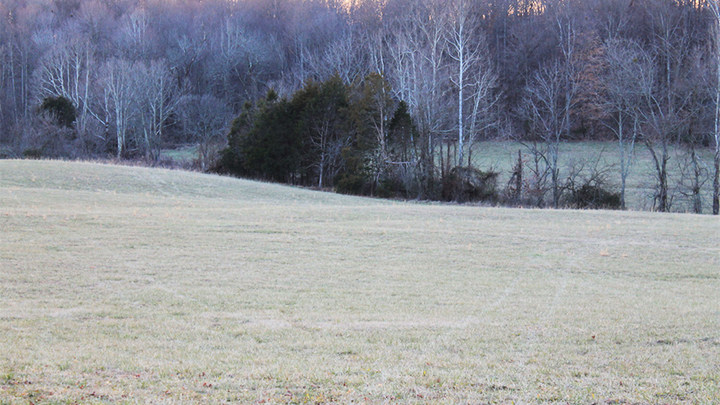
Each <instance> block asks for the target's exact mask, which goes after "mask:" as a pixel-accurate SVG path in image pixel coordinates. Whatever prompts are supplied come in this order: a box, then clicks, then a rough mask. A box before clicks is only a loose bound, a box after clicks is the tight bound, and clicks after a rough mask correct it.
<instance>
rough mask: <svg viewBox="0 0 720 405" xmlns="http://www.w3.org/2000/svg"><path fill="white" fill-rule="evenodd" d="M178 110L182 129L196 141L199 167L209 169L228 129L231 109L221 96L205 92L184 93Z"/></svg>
mask: <svg viewBox="0 0 720 405" xmlns="http://www.w3.org/2000/svg"><path fill="white" fill-rule="evenodd" d="M177 111H178V114H179V116H180V122H181V123H182V127H183V130H184V131H185V132H186V133H187V135H188V136H189V138H190V139H192V140H193V141H194V142H195V143H196V144H197V147H198V162H199V164H200V170H202V171H205V170H208V169H209V167H210V164H211V163H212V160H213V155H214V154H215V151H216V150H218V149H219V145H220V144H221V143H222V141H223V137H224V136H225V134H226V133H227V131H228V123H229V122H230V117H231V111H230V110H229V109H228V107H227V105H225V103H223V102H222V101H221V100H220V99H218V98H216V97H214V96H211V95H208V94H204V95H202V96H195V95H188V96H183V97H182V98H181V99H180V100H179V102H178V106H177Z"/></svg>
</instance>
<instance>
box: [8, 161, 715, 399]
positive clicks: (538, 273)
mask: <svg viewBox="0 0 720 405" xmlns="http://www.w3.org/2000/svg"><path fill="white" fill-rule="evenodd" d="M0 229H1V230H2V232H0V403H16V402H18V403H26V401H27V399H28V398H31V399H32V401H33V402H39V403H43V402H51V403H63V402H75V401H78V402H83V403H107V402H119V403H136V402H165V403H167V402H176V403H219V402H226V401H230V402H240V403H250V402H261V401H265V402H277V403H349V402H351V401H355V402H365V403H378V404H379V403H464V402H469V403H487V402H491V403H508V404H509V403H513V402H514V403H549V402H555V403H558V402H559V403H564V402H569V403H587V404H589V403H597V402H599V403H609V402H607V401H616V402H615V403H694V404H711V403H718V402H720V390H719V389H718V387H719V386H720V362H719V361H718V359H720V335H719V334H718V333H719V332H718V331H720V300H718V296H720V271H719V270H718V269H719V268H720V250H719V248H718V243H717V241H718V240H719V239H720V222H718V220H717V218H712V217H708V216H694V215H676V214H673V215H660V214H652V213H645V212H598V211H592V212H591V211H586V212H584V211H552V210H512V209H499V208H497V209H496V208H478V207H463V206H452V205H425V204H402V203H394V202H389V201H378V200H372V199H365V198H355V197H348V196H341V195H335V194H328V193H318V192H313V191H309V190H299V189H293V188H288V187H283V186H279V185H273V184H261V183H255V182H249V181H243V180H237V179H231V178H223V177H217V176H208V175H203V174H197V173H186V172H176V171H166V170H157V169H147V168H137V167H118V166H107V165H97V164H89V163H69V162H47V161H0ZM621 383H622V384H621Z"/></svg>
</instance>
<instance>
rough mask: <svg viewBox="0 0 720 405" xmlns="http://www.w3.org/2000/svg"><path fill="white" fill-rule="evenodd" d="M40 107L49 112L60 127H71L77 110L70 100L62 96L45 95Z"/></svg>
mask: <svg viewBox="0 0 720 405" xmlns="http://www.w3.org/2000/svg"><path fill="white" fill-rule="evenodd" d="M40 108H41V109H42V110H43V111H47V112H48V113H50V114H51V115H52V116H53V118H54V119H55V121H56V122H57V124H58V125H59V126H61V127H65V128H72V127H73V125H74V124H75V119H76V118H77V112H76V111H75V106H74V105H73V103H72V101H70V100H68V99H67V98H65V97H63V96H58V97H45V99H44V100H43V102H42V105H41V106H40Z"/></svg>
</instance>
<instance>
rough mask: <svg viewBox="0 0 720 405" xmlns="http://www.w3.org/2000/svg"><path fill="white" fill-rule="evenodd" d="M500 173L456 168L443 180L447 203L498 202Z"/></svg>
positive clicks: (444, 197)
mask: <svg viewBox="0 0 720 405" xmlns="http://www.w3.org/2000/svg"><path fill="white" fill-rule="evenodd" d="M497 177H498V173H496V172H492V171H488V172H483V171H481V170H478V169H476V168H474V167H460V166H457V167H454V168H453V169H452V170H450V173H449V174H448V175H447V176H446V177H445V178H444V179H443V191H442V196H443V199H444V200H445V201H455V202H460V203H463V202H471V201H493V202H494V201H497V198H498V194H497Z"/></svg>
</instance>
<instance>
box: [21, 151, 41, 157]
mask: <svg viewBox="0 0 720 405" xmlns="http://www.w3.org/2000/svg"><path fill="white" fill-rule="evenodd" d="M23 157H24V158H25V159H40V158H41V157H42V151H41V150H40V149H25V150H24V151H23Z"/></svg>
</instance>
